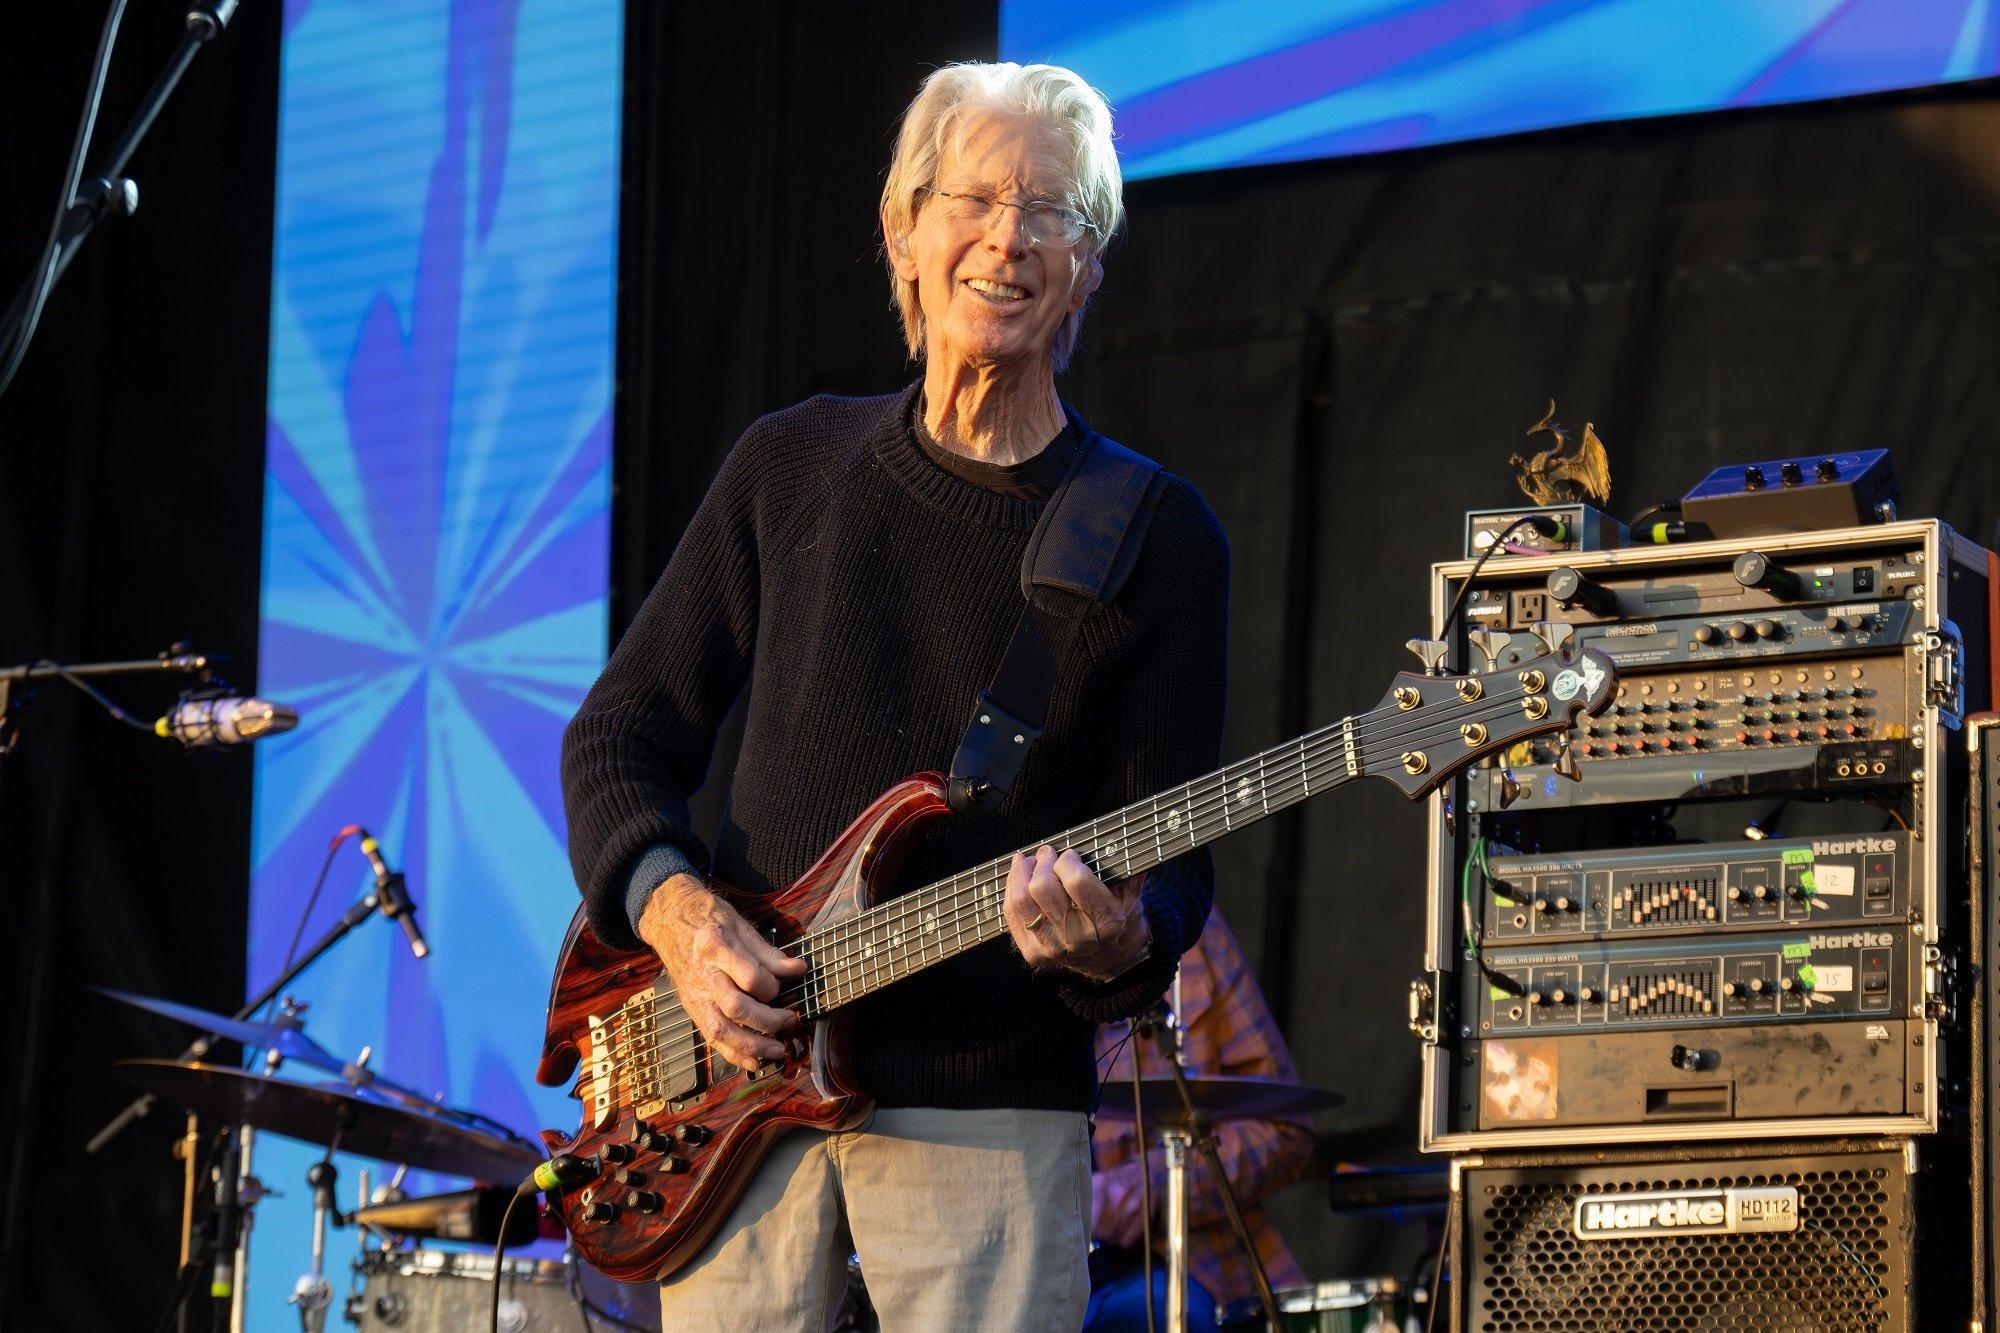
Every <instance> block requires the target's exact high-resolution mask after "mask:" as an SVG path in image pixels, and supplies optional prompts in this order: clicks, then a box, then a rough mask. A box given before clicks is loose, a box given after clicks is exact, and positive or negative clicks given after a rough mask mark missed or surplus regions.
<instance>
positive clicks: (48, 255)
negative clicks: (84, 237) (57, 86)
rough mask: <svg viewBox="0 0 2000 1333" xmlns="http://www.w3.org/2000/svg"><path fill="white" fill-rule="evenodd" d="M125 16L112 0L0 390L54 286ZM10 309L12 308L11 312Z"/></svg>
mask: <svg viewBox="0 0 2000 1333" xmlns="http://www.w3.org/2000/svg"><path fill="white" fill-rule="evenodd" d="M124 17H125V0H112V5H111V9H110V12H109V13H107V14H106V15H105V16H104V31H103V32H102V33H101V34H100V35H99V36H98V39H97V57H96V59H95V60H94V61H93V62H92V64H91V67H90V84H89V87H88V88H87V90H86V91H85V93H84V99H83V119H82V120H81V121H79V122H78V123H77V127H76V140H75V142H74V143H72V144H71V145H70V150H69V166H68V168H67V169H66V170H65V171H64V172H63V191H62V198H61V199H59V200H57V202H56V216H55V220H54V221H52V222H50V223H49V237H48V240H47V241H46V242H44V243H43V245H42V253H41V255H40V256H39V257H38V258H37V259H36V261H35V271H34V272H33V273H32V274H31V275H30V276H29V279H28V281H29V283H30V284H32V285H31V286H30V287H28V288H25V289H24V291H25V292H26V293H27V297H28V303H27V305H26V306H25V307H23V309H22V312H21V322H20V323H19V324H17V325H16V326H15V330H14V341H13V343H12V345H11V346H9V347H7V348H6V349H5V352H4V354H5V356H6V358H7V359H6V363H5V365H4V367H3V368H0V394H4V393H6V392H7V386H8V385H9V384H11V383H13V382H14V372H16V371H17V370H19V369H20V368H21V362H22V360H23V359H24V358H25V357H26V356H27V355H28V343H29V341H30V340H32V339H33V338H34V336H35V326H36V325H37V324H39V323H40V322H41V319H42V307H43V306H45V305H46V304H48V299H49V293H50V292H52V291H54V290H55V285H56V273H57V266H58V264H59V262H60V259H61V256H60V250H61V241H62V225H63V219H64V218H65V217H67V216H69V210H70V208H71V206H72V205H74V204H75V202H76V190H77V186H79V185H81V184H82V183H83V159H84V154H85V153H86V152H88V151H89V148H90V137H91V135H92V133H94V132H95V130H96V128H97V111H98V107H99V106H100V104H101V103H102V102H103V100H104V84H105V81H106V78H107V77H108V75H109V74H110V71H111V49H112V47H114V46H116V45H117V42H118V25H119V24H120V23H121V22H123V20H124ZM10 313H11V312H10Z"/></svg>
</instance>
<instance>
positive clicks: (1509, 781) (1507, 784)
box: [1500, 768, 1528, 810]
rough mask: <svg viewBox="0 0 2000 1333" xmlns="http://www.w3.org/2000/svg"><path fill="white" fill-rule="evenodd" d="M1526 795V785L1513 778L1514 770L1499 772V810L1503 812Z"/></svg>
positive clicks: (1505, 769) (1508, 769)
mask: <svg viewBox="0 0 2000 1333" xmlns="http://www.w3.org/2000/svg"><path fill="white" fill-rule="evenodd" d="M1527 794H1528V784H1527V783H1525V782H1523V781H1521V780H1520V779H1519V778H1517V777H1515V776H1514V770H1513V769H1511V768H1503V769H1501V770H1500V808H1501V809H1502V810H1505V809H1506V808H1507V807H1508V806H1510V805H1512V804H1514V802H1516V801H1518V800H1520V799H1521V798H1522V797H1523V796H1526V795H1527Z"/></svg>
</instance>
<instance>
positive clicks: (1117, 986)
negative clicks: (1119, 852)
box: [1056, 893, 1199, 1023]
mask: <svg viewBox="0 0 2000 1333" xmlns="http://www.w3.org/2000/svg"><path fill="white" fill-rule="evenodd" d="M1139 910H1140V911H1142V912H1144V913H1145V914H1146V925H1147V927H1148V928H1150V929H1151V931H1152V933H1153V951H1152V952H1151V953H1150V954H1148V955H1146V957H1145V958H1144V959H1143V960H1142V961H1141V962H1139V963H1138V964H1136V965H1135V966H1133V967H1132V968H1131V969H1129V970H1128V971H1126V972H1125V973H1124V974H1123V975H1121V976H1117V977H1113V978H1112V979H1111V980H1110V981H1107V982H1102V983H1099V982H1092V981H1087V980H1085V979H1084V978H1082V977H1079V976H1077V975H1075V974H1074V973H1065V974H1063V975H1062V976H1061V977H1060V978H1059V979H1058V980H1057V981H1056V993H1057V994H1058V995H1060V996H1062V1002H1063V1003H1064V1004H1066V1005H1068V1006H1069V1007H1070V1010H1071V1011H1072V1012H1073V1013H1075V1014H1077V1015H1078V1016H1079V1017H1081V1018H1087V1019H1089V1020H1090V1021H1091V1022H1093V1023H1115V1022H1117V1021H1118V1020H1119V1019H1121V1018H1130V1017H1132V1016H1133V1015H1134V1014H1137V1013H1139V1012H1141V1011H1142V1010H1144V1009H1145V1007H1146V1006H1147V1005H1149V1004H1151V1003H1152V1002H1153V1001H1155V1000H1157V999H1159V998H1160V997H1161V996H1162V995H1164V994H1166V993H1167V986H1168V985H1169V984H1170V983H1171V982H1172V981H1173V979H1174V969H1175V968H1177V967H1179V966H1180V963H1181V954H1182V953H1183V952H1184V950H1183V949H1180V948H1177V947H1176V944H1177V943H1178V942H1179V941H1180V940H1182V939H1184V938H1186V936H1187V927H1186V924H1185V922H1184V920H1183V916H1182V913H1181V903H1180V901H1179V899H1178V897H1177V896H1169V895H1167V894H1158V895H1155V894H1150V893H1149V894H1147V895H1146V896H1144V897H1143V898H1141V899H1140V900H1139ZM1196 933H1197V934H1198V933H1199V930H1198V929H1197V931H1196Z"/></svg>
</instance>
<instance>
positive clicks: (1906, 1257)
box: [1455, 1141, 1917, 1333]
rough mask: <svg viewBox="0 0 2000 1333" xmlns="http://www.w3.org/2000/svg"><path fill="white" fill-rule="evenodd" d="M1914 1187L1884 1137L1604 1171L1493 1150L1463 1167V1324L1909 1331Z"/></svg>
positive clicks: (1636, 1332)
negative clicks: (1508, 1159)
mask: <svg viewBox="0 0 2000 1333" xmlns="http://www.w3.org/2000/svg"><path fill="white" fill-rule="evenodd" d="M1878 1142H1879V1141H1878ZM1760 1151H1761V1150H1760ZM1555 1156H1556V1155H1554V1154H1548V1155H1543V1156H1542V1157H1540V1158H1537V1159H1532V1160H1539V1161H1549V1160H1551V1159H1553V1158H1555ZM1620 1156H1624V1155H1623V1154H1621V1155H1620ZM1474 1160H1475V1161H1477V1160H1478V1159H1474ZM1524 1160H1531V1159H1524ZM1911 1182H1912V1176H1911V1173H1910V1171H1909V1169H1908V1159H1906V1157H1905V1154H1904V1153H1903V1152H1901V1151H1898V1150H1897V1149H1896V1148H1894V1147H1887V1148H1885V1149H1883V1150H1881V1151H1873V1152H1843V1151H1826V1150H1824V1147H1823V1146H1822V1147H1821V1148H1820V1150H1816V1151H1813V1152H1810V1153H1802V1154H1799V1155H1796V1156H1790V1155H1787V1156H1781V1157H1780V1156H1759V1157H1725V1156H1720V1155H1715V1154H1712V1153H1711V1154H1706V1155H1703V1156H1699V1157H1694V1158H1692V1159H1691V1160H1685V1161H1674V1160H1661V1159H1659V1158H1658V1156H1657V1155H1656V1156H1655V1159H1654V1160H1650V1161H1630V1160H1626V1161H1621V1162H1619V1163H1617V1164H1615V1165H1595V1164H1593V1165H1531V1166H1522V1165H1499V1164H1497V1163H1494V1162H1492V1161H1491V1159H1489V1160H1488V1162H1487V1163H1486V1164H1483V1165H1474V1166H1470V1167H1468V1169H1467V1170H1465V1172H1464V1174H1463V1201H1462V1207H1463V1211H1462V1213H1461V1217H1462V1219H1463V1221H1462V1223H1461V1230H1460V1233H1459V1237H1460V1242H1461V1243H1460V1245H1459V1249H1458V1254H1459V1255H1460V1256H1462V1262H1461V1263H1460V1264H1458V1265H1455V1266H1456V1267H1457V1268H1458V1273H1457V1274H1456V1275H1457V1276H1459V1277H1460V1278H1461V1280H1462V1286H1461V1290H1460V1294H1459V1297H1460V1298H1459V1306H1460V1312H1461V1322H1460V1324H1459V1327H1460V1328H1461V1329H1463V1330H1465V1331H1466V1333H1598V1331H1599V1330H1609V1329H1616V1330H1620V1331H1621V1333H1651V1331H1652V1330H1659V1331H1660V1333H1668V1331H1669V1330H1671V1333H1691V1331H1692V1330H1714V1331H1716V1333H1720V1331H1721V1330H1735V1329H1756V1330H1759V1331H1760V1333H1907V1331H1909V1330H1913V1329H1915V1328H1916V1327H1917V1325H1916V1324H1914V1323H1913V1322H1912V1321H1911V1310H1910V1300H1911V1297H1910V1290H1911V1289H1910V1281H1911V1266H1912V1254H1911V1245H1912V1241H1913V1239H1914V1236H1915V1231H1916V1224H1915V1211H1914V1204H1913V1191H1912V1188H1911Z"/></svg>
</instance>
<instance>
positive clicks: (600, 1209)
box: [577, 1199, 618, 1222]
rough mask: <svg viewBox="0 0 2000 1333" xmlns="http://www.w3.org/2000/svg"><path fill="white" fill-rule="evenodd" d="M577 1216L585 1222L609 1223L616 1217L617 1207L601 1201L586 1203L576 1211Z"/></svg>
mask: <svg viewBox="0 0 2000 1333" xmlns="http://www.w3.org/2000/svg"><path fill="white" fill-rule="evenodd" d="M577 1216H579V1217H581V1218H582V1219H583V1220H584V1221H586V1222H609V1221H611V1220H612V1219H613V1218H615V1217H617V1216H618V1205H617V1204H615V1203H606V1202H604V1201H603V1200H602V1199H599V1200H597V1201H596V1202H594V1203H587V1204H585V1205H584V1206H583V1207H582V1208H580V1209H578V1210H577Z"/></svg>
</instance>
